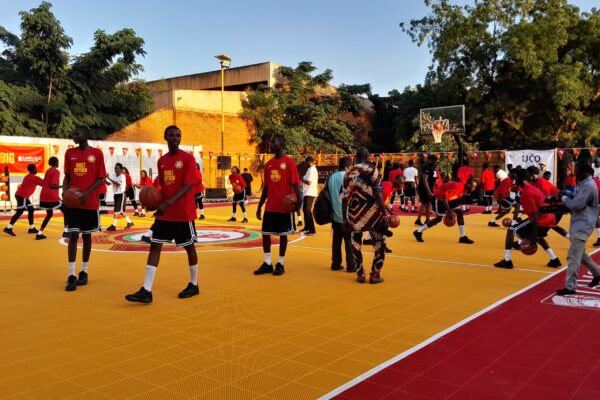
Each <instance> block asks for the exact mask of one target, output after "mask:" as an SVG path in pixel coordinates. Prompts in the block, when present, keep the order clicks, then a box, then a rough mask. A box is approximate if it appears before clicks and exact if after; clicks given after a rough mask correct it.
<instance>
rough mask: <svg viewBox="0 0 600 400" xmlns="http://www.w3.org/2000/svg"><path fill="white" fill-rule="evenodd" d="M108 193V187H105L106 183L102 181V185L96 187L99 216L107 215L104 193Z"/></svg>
mask: <svg viewBox="0 0 600 400" xmlns="http://www.w3.org/2000/svg"><path fill="white" fill-rule="evenodd" d="M107 192H108V187H107V186H106V182H105V181H102V184H100V186H98V189H96V193H97V195H98V201H99V202H100V214H108V206H107V204H106V193H107Z"/></svg>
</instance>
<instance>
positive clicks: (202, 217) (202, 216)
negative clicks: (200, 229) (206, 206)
mask: <svg viewBox="0 0 600 400" xmlns="http://www.w3.org/2000/svg"><path fill="white" fill-rule="evenodd" d="M198 219H206V218H205V217H204V215H201V216H200V218H198Z"/></svg>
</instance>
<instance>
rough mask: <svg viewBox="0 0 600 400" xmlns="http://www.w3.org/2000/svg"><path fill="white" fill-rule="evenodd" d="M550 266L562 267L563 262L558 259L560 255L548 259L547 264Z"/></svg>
mask: <svg viewBox="0 0 600 400" xmlns="http://www.w3.org/2000/svg"><path fill="white" fill-rule="evenodd" d="M546 265H547V266H548V267H552V268H558V267H562V263H561V262H560V260H559V259H558V257H556V258H554V259H552V260H550V261H548V264H546Z"/></svg>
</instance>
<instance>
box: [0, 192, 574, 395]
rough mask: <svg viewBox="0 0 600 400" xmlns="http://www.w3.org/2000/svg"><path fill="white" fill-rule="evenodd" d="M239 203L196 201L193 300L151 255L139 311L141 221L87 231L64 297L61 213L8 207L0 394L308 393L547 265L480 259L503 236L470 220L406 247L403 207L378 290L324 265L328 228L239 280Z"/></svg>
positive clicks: (175, 272) (248, 235)
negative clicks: (85, 266)
mask: <svg viewBox="0 0 600 400" xmlns="http://www.w3.org/2000/svg"><path fill="white" fill-rule="evenodd" d="M248 209H249V212H248V215H249V217H250V218H249V219H250V223H249V224H244V225H241V224H240V223H239V222H238V223H237V224H236V223H233V222H229V223H228V222H225V221H226V219H227V218H229V217H230V216H231V208H230V206H229V205H228V206H222V207H210V208H206V216H207V219H206V220H204V221H197V224H196V225H197V229H198V231H199V234H200V236H201V238H203V242H202V244H199V245H198V246H197V250H198V255H199V269H200V272H199V287H200V292H201V293H200V296H196V297H192V298H190V299H185V300H182V299H178V298H177V293H178V292H179V291H180V290H182V289H183V288H184V287H185V286H186V284H187V282H188V277H189V271H188V267H187V259H186V256H185V252H174V251H165V252H164V253H163V255H162V258H161V262H160V266H159V268H158V272H157V274H156V280H155V283H154V287H153V295H154V302H153V303H152V304H151V305H140V304H132V303H128V302H127V301H125V300H124V295H125V294H128V293H133V292H135V291H137V290H138V289H139V288H140V286H141V285H142V282H143V277H144V269H145V265H146V251H147V248H148V245H146V244H142V243H139V242H137V241H136V240H137V238H138V237H139V235H140V234H141V233H143V232H144V231H145V228H147V227H148V226H149V225H150V224H151V221H152V219H151V218H133V221H134V223H135V227H134V229H132V230H131V231H123V230H122V229H119V230H118V231H117V232H105V231H103V232H102V233H99V234H95V236H96V238H95V243H94V249H95V250H94V251H93V252H92V258H91V261H90V266H89V284H88V285H87V286H83V287H79V288H78V289H77V290H76V291H75V292H66V291H65V290H64V287H65V281H66V278H67V260H66V257H67V254H66V253H67V248H66V246H65V244H64V243H62V242H61V241H59V238H60V235H61V232H62V219H61V218H55V219H54V220H52V221H51V223H50V225H49V227H48V228H47V229H46V230H45V234H46V235H47V236H48V239H47V240H43V241H36V240H34V235H28V234H27V233H26V232H27V223H26V218H24V217H23V218H22V219H21V220H20V221H19V222H18V223H17V224H16V225H15V228H14V231H15V233H16V234H17V237H10V236H8V235H6V234H1V235H2V236H0V255H1V258H0V260H1V262H0V273H1V276H2V278H1V279H0V293H1V297H2V301H1V302H0V313H1V315H2V319H1V320H0V326H1V328H0V329H1V337H2V339H1V340H0V398H2V399H15V400H16V399H43V400H51V399H85V400H94V399H145V400H151V399H174V400H177V399H236V400H237V399H265V400H266V399H315V398H318V397H320V396H322V395H324V394H326V393H328V392H330V391H332V390H334V389H335V388H337V387H339V386H340V385H343V384H344V383H346V382H348V381H350V380H352V379H353V378H355V377H357V376H358V375H361V374H363V373H364V372H366V371H368V370H370V369H371V368H373V367H375V366H377V365H379V364H381V363H383V362H385V361H387V360H389V359H390V358H392V357H394V356H395V355H397V354H399V353H401V352H403V351H406V350H407V349H410V348H411V347H413V346H415V345H417V344H419V343H421V342H423V341H424V340H426V339H428V338H429V337H431V336H432V335H435V334H436V333H439V332H440V331H442V330H444V329H446V328H448V327H450V326H452V325H453V324H455V323H457V322H459V321H461V320H463V319H465V318H467V317H469V316H471V315H473V314H474V313H476V312H477V311H480V310H482V309H484V308H485V307H487V306H489V305H491V304H493V303H495V302H497V301H498V300H501V299H503V298H505V297H506V296H509V295H511V294H513V293H515V292H517V291H518V290H520V289H522V288H524V287H526V286H528V285H530V284H532V283H534V282H537V281H538V280H540V279H543V278H544V277H546V276H547V275H549V274H551V273H552V272H554V271H555V269H552V268H548V267H546V266H545V264H546V262H547V261H548V256H547V255H546V253H545V252H544V251H543V250H541V249H540V250H539V251H538V252H537V253H536V254H535V255H534V256H530V257H526V256H524V255H522V254H521V253H520V252H517V251H515V252H514V255H513V262H514V263H515V267H516V268H515V269H513V270H499V269H495V268H493V267H492V266H491V265H492V264H493V263H494V262H496V261H498V260H500V259H501V258H502V257H503V255H504V251H503V246H504V237H505V232H506V231H505V228H490V227H488V226H487V222H488V221H489V219H490V218H489V217H490V216H488V215H481V214H475V215H470V216H467V217H466V229H467V235H468V236H469V237H470V238H471V239H473V240H475V244H473V245H465V244H458V228H457V227H456V226H455V227H452V228H447V227H445V226H444V225H443V224H440V225H438V226H436V227H435V228H433V229H431V230H428V231H426V232H425V234H424V239H425V243H417V242H416V240H415V239H414V237H413V235H412V231H413V230H414V229H415V226H414V225H413V221H414V218H415V217H414V216H405V217H402V222H401V225H400V227H399V228H397V229H395V230H394V236H393V237H392V238H390V239H388V246H389V247H390V248H391V249H392V250H393V253H392V254H387V255H386V260H385V266H384V269H383V271H382V276H383V277H384V278H385V282H384V283H382V284H379V285H370V284H368V283H367V284H362V285H361V284H358V283H357V282H356V281H355V275H354V274H349V273H346V272H344V271H338V272H334V271H331V269H330V264H331V252H330V246H331V244H330V243H331V234H330V227H329V226H328V225H327V226H317V235H316V236H312V237H301V236H300V235H295V236H293V237H292V240H293V241H294V242H293V243H291V244H290V245H289V246H288V254H287V256H286V258H285V267H286V273H285V274H284V275H283V276H281V277H276V276H271V275H267V276H254V275H253V274H252V271H253V270H255V269H256V268H257V267H258V266H259V265H260V264H261V263H262V261H263V255H262V249H261V244H260V243H261V242H260V235H259V232H260V222H259V221H258V220H256V218H255V215H254V214H255V211H256V205H252V204H251V205H250V206H249V207H248ZM240 217H241V214H240V213H239V212H238V221H239V220H240ZM111 221H112V216H104V217H103V221H102V222H103V227H104V228H106V227H107V226H109V224H110V222H111ZM1 222H2V224H3V225H5V224H6V223H7V222H8V221H6V220H3V221H1ZM40 223H41V219H39V218H38V219H36V226H38V227H39V224H40ZM561 225H562V226H564V227H568V218H567V217H566V218H565V219H564V220H563V222H562V223H561ZM122 226H124V222H123V221H120V227H122ZM549 242H550V244H551V246H552V248H553V249H554V251H555V253H556V254H557V255H558V256H559V258H560V259H561V260H562V261H563V264H564V262H565V261H566V260H565V257H566V249H567V247H568V241H567V240H566V239H564V238H562V237H560V236H558V235H557V234H556V233H554V232H551V233H550V235H549ZM167 247H170V246H167ZM168 250H172V248H169V249H168ZM365 251H366V257H365V265H366V267H368V269H370V261H371V257H372V254H371V249H370V248H369V247H365ZM276 253H277V248H274V250H273V259H274V260H276ZM80 265H81V251H80V252H79V254H78V262H77V272H79V270H80Z"/></svg>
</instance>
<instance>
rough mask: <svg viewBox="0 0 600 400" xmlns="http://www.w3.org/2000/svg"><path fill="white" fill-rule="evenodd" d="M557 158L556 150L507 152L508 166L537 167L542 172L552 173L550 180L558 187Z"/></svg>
mask: <svg viewBox="0 0 600 400" xmlns="http://www.w3.org/2000/svg"><path fill="white" fill-rule="evenodd" d="M555 158H556V152H555V151H554V150H511V151H507V152H506V165H508V164H512V166H513V168H515V167H516V166H517V165H520V166H521V167H523V168H527V167H529V166H530V165H535V166H536V167H538V168H539V169H540V170H541V171H550V173H551V174H552V176H551V177H550V180H551V181H552V182H553V183H554V184H555V185H556V171H555V170H554V169H555ZM540 175H541V172H540Z"/></svg>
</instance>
